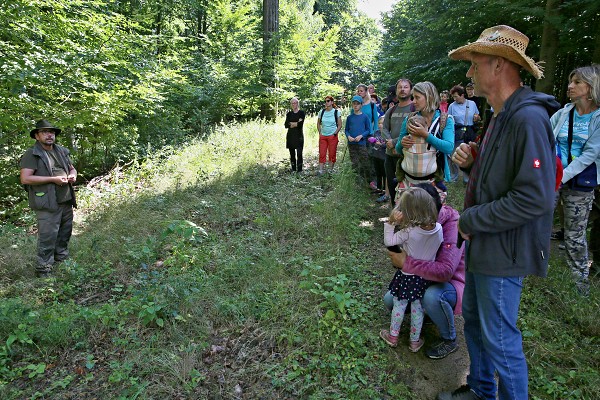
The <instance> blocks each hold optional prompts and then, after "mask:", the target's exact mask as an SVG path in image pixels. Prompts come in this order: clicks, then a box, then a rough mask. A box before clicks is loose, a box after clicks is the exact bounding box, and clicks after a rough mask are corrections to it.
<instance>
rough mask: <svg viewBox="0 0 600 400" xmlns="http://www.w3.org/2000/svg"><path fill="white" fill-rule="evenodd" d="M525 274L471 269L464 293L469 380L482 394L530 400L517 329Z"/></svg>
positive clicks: (520, 340)
mask: <svg viewBox="0 0 600 400" xmlns="http://www.w3.org/2000/svg"><path fill="white" fill-rule="evenodd" d="M522 288H523V277H498V276H489V275H482V274H474V273H470V272H467V273H466V276H465V291H464V294H463V317H464V319H465V340H466V342H467V349H468V351H469V356H470V358H471V366H470V370H469V376H467V383H468V384H469V386H470V387H471V389H473V390H474V391H475V393H477V394H478V395H479V396H480V397H482V398H484V399H489V400H495V399H496V382H495V380H494V371H497V372H498V377H499V381H498V382H499V384H498V395H499V399H500V400H509V399H510V400H520V399H523V400H526V399H527V390H528V389H527V363H526V361H525V354H524V353H523V343H522V337H521V331H519V329H518V328H517V317H518V313H519V303H520V302H521V290H522Z"/></svg>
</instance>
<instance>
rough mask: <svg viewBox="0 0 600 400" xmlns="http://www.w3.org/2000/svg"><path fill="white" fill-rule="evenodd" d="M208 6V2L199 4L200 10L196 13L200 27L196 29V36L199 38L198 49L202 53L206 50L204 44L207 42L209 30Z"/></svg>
mask: <svg viewBox="0 0 600 400" xmlns="http://www.w3.org/2000/svg"><path fill="white" fill-rule="evenodd" d="M207 14H208V13H207V4H206V0H202V1H199V2H198V10H197V12H196V19H197V24H198V26H197V27H196V36H197V37H198V48H199V49H200V51H201V52H202V51H203V50H204V43H205V41H206V38H205V35H206V31H207V30H208V15H207Z"/></svg>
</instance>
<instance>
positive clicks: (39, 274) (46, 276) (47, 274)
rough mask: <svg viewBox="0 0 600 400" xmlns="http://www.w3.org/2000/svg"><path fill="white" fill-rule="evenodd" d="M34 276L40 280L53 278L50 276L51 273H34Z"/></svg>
mask: <svg viewBox="0 0 600 400" xmlns="http://www.w3.org/2000/svg"><path fill="white" fill-rule="evenodd" d="M35 276H36V277H38V278H40V279H51V278H54V275H52V271H35Z"/></svg>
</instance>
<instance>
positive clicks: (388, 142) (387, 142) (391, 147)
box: [385, 139, 394, 149]
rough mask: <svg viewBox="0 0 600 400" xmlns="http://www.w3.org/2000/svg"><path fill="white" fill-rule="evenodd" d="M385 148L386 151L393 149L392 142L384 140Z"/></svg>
mask: <svg viewBox="0 0 600 400" xmlns="http://www.w3.org/2000/svg"><path fill="white" fill-rule="evenodd" d="M385 146H386V147H387V148H388V149H393V148H394V142H393V141H392V139H386V140H385Z"/></svg>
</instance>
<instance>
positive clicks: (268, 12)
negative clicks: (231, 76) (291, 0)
mask: <svg viewBox="0 0 600 400" xmlns="http://www.w3.org/2000/svg"><path fill="white" fill-rule="evenodd" d="M277 32H279V0H263V62H262V71H261V82H262V84H263V86H264V87H265V90H266V93H265V101H264V102H263V103H262V105H261V110H260V114H261V117H263V118H266V119H267V120H275V116H276V114H277V105H276V103H275V102H274V101H273V100H271V99H272V96H271V95H270V94H269V91H270V90H271V89H273V88H275V86H276V82H275V58H276V57H277V40H275V35H276V34H277Z"/></svg>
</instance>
